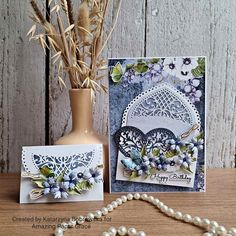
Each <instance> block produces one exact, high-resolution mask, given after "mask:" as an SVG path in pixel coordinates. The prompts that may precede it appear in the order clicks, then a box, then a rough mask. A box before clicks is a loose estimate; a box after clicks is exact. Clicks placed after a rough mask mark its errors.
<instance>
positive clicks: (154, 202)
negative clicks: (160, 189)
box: [152, 198, 160, 206]
mask: <svg viewBox="0 0 236 236" xmlns="http://www.w3.org/2000/svg"><path fill="white" fill-rule="evenodd" d="M159 202H160V200H159V199H157V198H156V199H154V200H153V202H152V203H153V205H155V206H157V204H158V203H159Z"/></svg>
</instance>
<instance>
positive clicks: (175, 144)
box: [166, 138, 185, 152]
mask: <svg viewBox="0 0 236 236" xmlns="http://www.w3.org/2000/svg"><path fill="white" fill-rule="evenodd" d="M166 144H169V145H170V150H173V151H176V152H180V149H181V147H183V146H184V145H185V143H184V142H183V141H182V140H181V139H179V138H177V139H176V140H174V139H170V140H167V141H166Z"/></svg>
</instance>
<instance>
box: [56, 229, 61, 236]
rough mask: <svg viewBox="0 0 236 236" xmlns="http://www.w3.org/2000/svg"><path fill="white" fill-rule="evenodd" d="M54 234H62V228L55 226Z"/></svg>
mask: <svg viewBox="0 0 236 236" xmlns="http://www.w3.org/2000/svg"><path fill="white" fill-rule="evenodd" d="M55 236H63V230H62V228H56V230H55Z"/></svg>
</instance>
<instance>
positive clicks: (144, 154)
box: [141, 146, 147, 157]
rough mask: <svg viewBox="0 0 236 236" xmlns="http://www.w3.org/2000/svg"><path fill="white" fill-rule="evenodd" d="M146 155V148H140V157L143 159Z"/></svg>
mask: <svg viewBox="0 0 236 236" xmlns="http://www.w3.org/2000/svg"><path fill="white" fill-rule="evenodd" d="M146 155H147V150H146V147H145V146H143V147H142V150H141V156H142V157H144V156H146Z"/></svg>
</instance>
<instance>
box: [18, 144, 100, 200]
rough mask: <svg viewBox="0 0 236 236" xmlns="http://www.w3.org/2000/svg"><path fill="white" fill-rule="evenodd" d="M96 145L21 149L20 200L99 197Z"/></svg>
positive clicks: (97, 152) (98, 158)
mask: <svg viewBox="0 0 236 236" xmlns="http://www.w3.org/2000/svg"><path fill="white" fill-rule="evenodd" d="M102 165H103V153H102V145H100V144H91V145H90V144H81V145H56V146H32V147H23V148H22V169H21V189H20V203H47V202H74V201H99V200H103V166H102Z"/></svg>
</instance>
